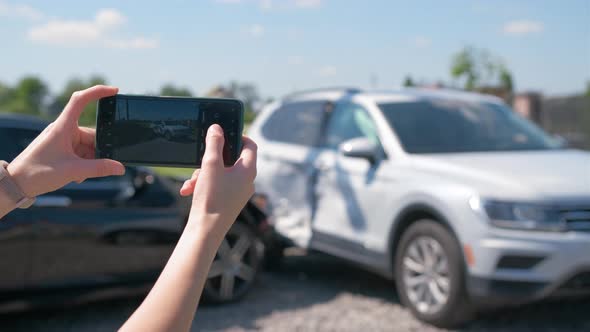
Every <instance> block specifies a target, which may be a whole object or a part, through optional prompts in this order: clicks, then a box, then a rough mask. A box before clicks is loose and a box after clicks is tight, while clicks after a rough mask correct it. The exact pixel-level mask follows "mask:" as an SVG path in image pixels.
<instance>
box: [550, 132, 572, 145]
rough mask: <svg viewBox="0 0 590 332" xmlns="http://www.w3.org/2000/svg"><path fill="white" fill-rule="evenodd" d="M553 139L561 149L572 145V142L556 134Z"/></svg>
mask: <svg viewBox="0 0 590 332" xmlns="http://www.w3.org/2000/svg"><path fill="white" fill-rule="evenodd" d="M553 139H554V140H555V141H556V142H557V144H558V145H559V146H560V147H561V148H567V147H569V145H570V142H569V141H568V140H567V139H566V138H565V137H563V136H561V135H559V134H554V135H553Z"/></svg>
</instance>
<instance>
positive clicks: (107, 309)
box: [0, 254, 590, 332]
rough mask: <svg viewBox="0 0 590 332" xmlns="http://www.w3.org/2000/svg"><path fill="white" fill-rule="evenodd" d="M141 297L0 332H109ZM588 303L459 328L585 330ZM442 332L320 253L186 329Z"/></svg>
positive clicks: (206, 311) (379, 285) (2, 321)
mask: <svg viewBox="0 0 590 332" xmlns="http://www.w3.org/2000/svg"><path fill="white" fill-rule="evenodd" d="M140 301H141V298H138V297H136V298H132V299H118V300H109V301H103V302H99V303H92V304H86V305H81V306H76V307H70V308H65V309H64V308H61V309H45V310H38V311H34V312H28V313H20V314H10V315H6V314H5V315H3V316H0V331H113V330H116V329H117V328H118V327H119V326H120V325H121V324H122V323H123V322H124V321H125V319H126V318H127V317H128V316H129V315H130V314H131V312H132V311H133V310H134V309H135V308H136V307H137V306H138V305H139V303H140ZM589 315H590V299H577V300H567V301H566V300H562V301H552V302H543V303H537V304H532V305H527V306H523V307H520V308H512V309H504V310H502V311H497V312H494V313H489V314H486V315H484V316H481V317H478V318H477V320H475V321H474V322H473V323H472V324H470V325H468V326H466V327H465V328H463V329H461V330H460V331H478V332H479V331H483V332H485V331H530V332H532V331H535V332H537V331H539V332H542V331H590V316H589ZM252 330H261V331H421V332H422V331H424V332H435V331H446V330H441V329H437V328H434V327H431V326H427V325H424V324H421V323H420V322H418V321H416V320H415V319H414V318H412V316H411V315H410V313H409V312H408V311H407V310H405V309H404V308H403V307H402V306H401V305H400V304H399V301H398V298H397V295H396V293H395V291H394V290H393V285H392V283H391V282H389V281H387V280H384V279H382V278H380V277H378V276H375V275H373V274H371V273H368V272H365V271H363V270H361V269H358V268H355V267H352V266H350V265H348V264H346V263H343V262H342V261H340V260H337V259H334V258H331V257H327V256H324V255H320V254H312V255H309V256H290V257H287V258H286V259H285V262H284V264H283V266H282V267H281V268H280V269H278V270H275V271H271V272H264V273H263V274H262V275H261V276H260V278H259V279H258V281H257V284H256V286H255V289H253V290H252V292H250V293H249V294H248V295H247V296H246V297H245V298H244V299H242V300H241V301H239V302H236V303H232V304H226V305H217V306H212V305H202V306H201V307H200V308H199V312H198V314H197V315H196V317H195V321H194V324H193V331H252Z"/></svg>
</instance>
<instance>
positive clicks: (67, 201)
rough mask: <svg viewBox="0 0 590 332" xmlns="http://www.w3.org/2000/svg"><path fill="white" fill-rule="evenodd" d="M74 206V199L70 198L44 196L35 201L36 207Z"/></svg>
mask: <svg viewBox="0 0 590 332" xmlns="http://www.w3.org/2000/svg"><path fill="white" fill-rule="evenodd" d="M70 205H72V199H71V198H69V197H68V196H56V195H43V196H39V197H37V199H35V203H33V206H35V207H68V206H70Z"/></svg>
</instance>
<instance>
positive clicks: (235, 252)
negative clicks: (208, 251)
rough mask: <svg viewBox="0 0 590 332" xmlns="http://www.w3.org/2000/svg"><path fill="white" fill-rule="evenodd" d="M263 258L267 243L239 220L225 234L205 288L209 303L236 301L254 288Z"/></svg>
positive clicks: (204, 297) (204, 292) (205, 296)
mask: <svg viewBox="0 0 590 332" xmlns="http://www.w3.org/2000/svg"><path fill="white" fill-rule="evenodd" d="M263 259H264V244H263V243H262V241H261V239H260V238H259V237H258V236H257V235H256V234H255V233H254V232H253V231H252V230H251V228H250V227H249V226H248V225H246V224H244V223H242V222H240V221H236V222H235V223H234V225H233V226H232V227H231V229H230V230H229V232H227V234H226V235H225V238H224V240H223V242H222V243H221V245H220V247H219V249H218V250H217V254H216V255H215V259H214V260H213V263H212V264H211V269H210V270H209V276H208V279H207V282H206V283H205V287H204V289H203V300H204V301H205V302H208V303H226V302H233V301H236V300H238V299H240V298H242V297H243V296H244V295H246V293H248V291H249V290H250V289H251V288H252V286H253V285H254V282H255V280H256V277H257V275H258V272H259V271H260V267H261V265H262V262H263Z"/></svg>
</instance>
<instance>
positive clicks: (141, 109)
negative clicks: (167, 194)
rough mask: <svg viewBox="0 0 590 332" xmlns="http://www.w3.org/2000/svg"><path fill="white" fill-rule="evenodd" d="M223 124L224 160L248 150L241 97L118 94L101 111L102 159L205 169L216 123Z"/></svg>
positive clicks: (99, 144) (106, 100) (99, 143)
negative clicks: (208, 139)
mask: <svg viewBox="0 0 590 332" xmlns="http://www.w3.org/2000/svg"><path fill="white" fill-rule="evenodd" d="M214 123H216V124H219V125H220V126H221V128H223V133H224V136H225V144H224V147H223V159H224V163H225V165H226V166H231V165H233V164H234V163H235V162H236V160H237V158H238V156H239V155H240V152H241V149H242V130H243V127H244V105H243V104H242V102H241V101H239V100H235V99H212V98H187V97H153V96H133V95H121V94H118V95H115V96H111V97H106V98H101V99H100V100H99V101H98V106H97V112H96V143H95V144H96V146H95V153H96V158H110V159H114V160H118V161H120V162H122V163H123V164H125V165H149V166H169V167H200V166H201V161H202V159H203V153H204V152H205V136H206V134H207V129H208V128H209V126H211V125H212V124H214Z"/></svg>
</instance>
